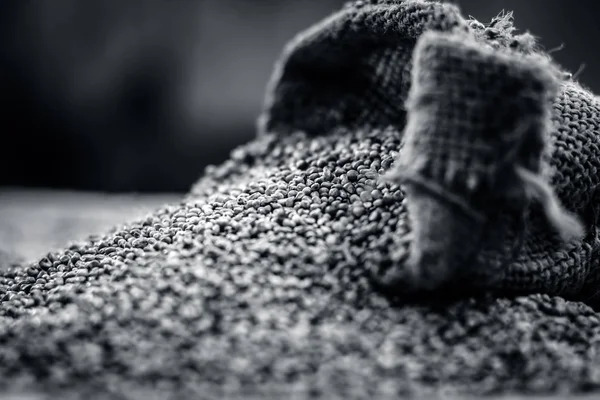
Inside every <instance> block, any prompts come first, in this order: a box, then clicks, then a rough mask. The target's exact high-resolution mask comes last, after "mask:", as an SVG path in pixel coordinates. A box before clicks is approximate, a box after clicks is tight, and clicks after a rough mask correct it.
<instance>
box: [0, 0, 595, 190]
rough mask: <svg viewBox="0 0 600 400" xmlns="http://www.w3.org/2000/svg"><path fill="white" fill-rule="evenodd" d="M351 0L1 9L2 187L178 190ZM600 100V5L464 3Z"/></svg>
mask: <svg viewBox="0 0 600 400" xmlns="http://www.w3.org/2000/svg"><path fill="white" fill-rule="evenodd" d="M342 3H343V1H341V0H310V1H309V0H246V1H242V0H238V1H235V0H139V1H133V0H130V1H127V0H2V2H1V3H0V4H1V5H0V129H1V135H2V141H1V142H0V150H1V151H0V186H13V187H14V186H17V187H43V188H61V189H65V188H67V189H77V190H93V191H112V192H114V191H121V192H123V191H137V192H182V191H186V190H187V189H188V188H189V186H190V185H191V184H192V183H193V182H194V181H195V180H196V179H197V178H198V176H199V175H200V174H201V172H202V169H203V168H204V166H205V165H207V164H214V163H218V162H220V161H222V160H223V159H225V158H226V157H227V155H228V153H229V151H230V150H231V149H232V148H233V147H234V146H236V145H238V144H241V143H243V142H245V141H247V140H249V139H250V138H252V137H253V135H254V134H255V128H254V126H255V119H256V116H257V115H258V113H259V112H260V109H261V105H262V101H263V94H264V90H265V84H266V82H267V80H268V78H269V76H270V74H271V71H272V67H273V63H274V61H275V60H276V58H277V57H278V55H279V53H280V51H281V49H282V47H283V46H284V44H285V43H286V42H287V41H288V40H289V39H290V38H291V37H292V36H293V35H294V34H295V33H296V32H298V31H300V30H303V29H304V28H306V27H308V26H309V25H310V24H312V23H314V22H316V21H318V20H319V19H321V18H322V17H324V16H326V15H328V14H329V13H330V12H332V11H334V10H336V9H337V7H339V6H340V5H341V4H342ZM456 3H458V4H459V5H460V6H461V9H462V11H463V14H464V15H465V16H467V15H472V16H474V17H475V18H477V19H478V20H480V21H482V22H488V21H489V20H490V19H491V18H492V17H493V16H494V15H496V14H498V13H499V12H500V11H501V10H503V9H505V10H514V12H515V20H516V25H517V27H518V28H520V29H521V30H529V31H531V32H532V33H533V34H535V35H536V36H538V37H540V38H541V43H542V44H543V45H544V46H545V48H547V49H552V48H556V47H558V46H560V45H561V44H564V49H563V50H561V51H559V52H557V53H555V54H554V56H555V58H556V59H557V60H558V61H559V62H560V63H561V64H562V65H564V66H566V67H568V68H569V69H570V70H571V71H572V72H575V71H576V70H578V69H579V67H580V65H581V64H583V63H585V64H586V68H585V70H584V71H583V72H582V74H581V75H580V81H581V82H583V83H584V84H585V85H587V86H589V87H590V88H592V89H593V90H594V91H596V92H600V55H599V54H598V51H597V48H598V40H600V24H599V23H598V19H599V17H598V15H600V14H599V12H600V5H599V2H597V1H591V0H590V1H584V0H577V1H566V0H557V1H552V0H546V1H544V0H485V1H482V0H458V1H456Z"/></svg>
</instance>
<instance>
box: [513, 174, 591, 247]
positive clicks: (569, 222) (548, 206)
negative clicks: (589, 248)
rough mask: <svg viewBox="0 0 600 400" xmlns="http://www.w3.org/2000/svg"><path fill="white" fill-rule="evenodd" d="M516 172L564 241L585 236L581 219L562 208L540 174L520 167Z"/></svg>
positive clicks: (527, 191) (526, 190) (528, 193)
mask: <svg viewBox="0 0 600 400" xmlns="http://www.w3.org/2000/svg"><path fill="white" fill-rule="evenodd" d="M516 172H517V174H518V175H519V177H520V178H521V179H522V180H523V183H524V188H525V192H526V194H527V195H528V196H529V197H532V198H536V199H538V200H539V201H540V202H541V203H542V208H543V210H544V213H545V214H546V217H547V218H548V220H549V222H550V223H551V224H552V226H553V227H554V228H555V229H556V230H557V232H558V234H559V235H560V236H561V238H562V239H563V240H564V241H570V240H572V239H579V238H582V237H583V236H584V235H585V230H584V228H583V225H582V224H581V222H580V221H579V219H578V218H577V217H576V216H575V215H572V214H571V213H569V212H568V211H567V210H565V209H564V208H563V207H562V205H561V204H560V201H559V199H558V198H557V197H556V194H555V192H554V190H552V188H551V187H550V185H549V184H548V183H546V182H545V181H544V180H543V178H542V177H541V176H540V175H539V174H535V173H533V172H531V171H530V170H528V169H526V168H524V167H522V166H519V165H517V166H516Z"/></svg>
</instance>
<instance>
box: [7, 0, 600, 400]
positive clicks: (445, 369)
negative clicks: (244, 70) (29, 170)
mask: <svg viewBox="0 0 600 400" xmlns="http://www.w3.org/2000/svg"><path fill="white" fill-rule="evenodd" d="M599 121H600V112H599V104H598V100H597V99H596V97H595V96H594V95H593V94H592V93H590V92H589V91H588V90H586V89H585V88H583V87H582V86H581V85H580V84H578V83H577V82H575V81H573V80H572V79H571V78H570V75H569V74H568V73H566V72H565V71H563V70H562V69H561V68H560V67H558V66H556V65H554V63H553V61H552V60H551V59H550V57H549V56H548V55H546V54H544V53H543V51H541V50H540V49H539V48H538V46H536V43H535V41H534V40H533V37H532V36H531V35H529V34H522V35H517V34H515V30H514V27H513V25H512V16H511V15H510V14H503V15H500V16H498V17H496V18H494V19H493V20H492V22H491V23H489V24H485V25H484V24H482V23H480V22H478V21H474V20H472V19H465V18H463V17H462V16H461V14H460V11H459V9H458V8H457V7H455V6H453V5H448V4H440V3H433V2H425V1H417V0H410V1H370V2H368V1H358V2H352V3H349V4H347V5H346V6H345V7H343V8H342V9H341V10H339V11H337V12H335V13H334V14H333V15H331V16H330V17H328V18H327V19H325V20H324V21H322V22H320V23H317V24H316V25H315V26H313V27H311V28H309V29H308V30H306V31H305V32H303V33H301V34H299V35H298V36H297V37H296V38H294V39H293V40H292V41H291V42H290V43H289V44H288V46H287V47H286V48H285V49H284V51H283V54H282V56H281V58H280V60H279V61H278V62H277V64H276V67H275V72H274V74H273V78H272V80H271V82H270V84H269V88H268V90H267V98H266V104H265V111H264V113H263V114H262V115H261V116H260V118H259V124H258V125H259V126H258V134H257V138H256V139H255V140H253V141H252V142H250V143H248V144H247V145H244V146H242V147H240V148H238V149H236V150H235V151H233V152H232V154H231V157H230V159H229V160H227V161H226V162H224V163H223V164H221V165H219V166H215V167H210V168H207V170H206V171H205V173H204V174H203V176H202V177H201V178H200V180H199V181H198V182H197V183H196V184H195V185H194V187H193V188H192V190H191V191H190V193H189V194H188V195H187V196H186V197H185V198H183V199H182V201H181V202H180V203H178V204H171V205H167V206H165V207H162V208H161V209H159V210H157V211H156V212H154V213H151V214H150V215H148V216H147V218H144V219H141V220H139V221H137V222H133V223H128V224H126V225H123V226H120V227H117V228H115V229H114V230H112V231H111V232H109V233H107V234H105V235H99V236H97V237H91V238H89V239H88V240H86V241H83V242H81V243H73V245H72V246H70V247H69V248H67V249H63V250H60V251H55V252H51V253H49V254H48V256H47V257H44V258H43V259H41V260H38V261H36V262H33V263H29V264H24V265H5V266H2V269H1V271H2V272H1V274H0V296H1V297H0V387H1V388H3V389H4V390H5V392H6V393H9V392H16V393H24V392H25V393H29V392H33V393H49V394H55V395H56V396H63V397H69V396H70V397H73V398H78V397H89V398H93V397H99V398H100V397H102V398H104V397H106V398H114V396H119V398H142V397H143V398H148V397H152V396H156V397H159V398H190V396H195V398H228V397H237V398H239V397H242V398H243V397H244V396H246V397H248V398H259V397H260V398H264V397H265V396H268V395H271V396H275V397H283V396H289V395H294V396H296V398H317V397H322V398H341V397H344V398H366V397H367V396H368V397H375V398H396V397H397V396H399V395H430V394H445V395H451V394H456V395H458V396H464V395H467V394H472V395H481V394H492V393H502V394H510V393H527V394H529V393H553V394H564V393H576V392H584V391H592V390H596V389H600V388H599V385H600V357H599V356H598V354H600V345H599V343H600V316H599V315H598V314H597V313H596V312H595V311H594V308H593V307H594V306H595V300H596V293H597V283H598V267H599V265H598V263H599V258H598V249H599V248H600V247H599V242H598V235H597V233H598V226H597V222H598V221H597V211H598V207H597V203H596V201H597V196H596V193H597V190H596V189H597V186H598V180H599V179H600V177H599V176H598V173H597V172H598V167H599V164H600V158H599V157H598V155H599V154H600V149H599V147H598V143H599V141H600V140H599V138H600V132H599V127H598V123H599Z"/></svg>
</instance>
